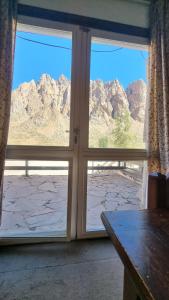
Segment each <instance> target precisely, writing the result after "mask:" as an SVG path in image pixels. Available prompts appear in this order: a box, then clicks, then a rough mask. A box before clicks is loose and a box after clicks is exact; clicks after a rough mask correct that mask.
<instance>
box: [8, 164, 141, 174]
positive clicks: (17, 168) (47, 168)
mask: <svg viewBox="0 0 169 300" xmlns="http://www.w3.org/2000/svg"><path fill="white" fill-rule="evenodd" d="M68 169H69V167H68V166H32V165H30V164H29V160H25V165H23V166H17V165H16V166H10V165H6V166H5V170H6V171H8V170H9V171H12V170H13V171H25V176H29V171H36V170H37V171H68ZM87 169H88V170H89V171H105V170H107V171H110V170H132V171H136V169H135V168H131V167H130V168H129V167H127V165H126V162H124V161H118V164H117V165H115V166H112V165H111V166H110V165H102V166H98V165H97V166H95V165H92V166H88V167H87ZM140 170H142V168H140Z"/></svg>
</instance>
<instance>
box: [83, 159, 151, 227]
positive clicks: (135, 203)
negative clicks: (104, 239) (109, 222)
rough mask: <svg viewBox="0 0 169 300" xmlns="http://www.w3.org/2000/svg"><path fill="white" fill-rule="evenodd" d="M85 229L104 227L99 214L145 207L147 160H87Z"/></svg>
mask: <svg viewBox="0 0 169 300" xmlns="http://www.w3.org/2000/svg"><path fill="white" fill-rule="evenodd" d="M87 174H88V176H87V218H86V224H87V225H86V230H87V231H91V230H102V229H104V227H103V224H102V221H101V218H100V214H101V213H102V212H103V211H107V210H108V211H109V210H132V209H140V208H146V193H145V183H146V178H147V177H146V162H143V161H132V162H131V161H116V162H114V161H88V173H87Z"/></svg>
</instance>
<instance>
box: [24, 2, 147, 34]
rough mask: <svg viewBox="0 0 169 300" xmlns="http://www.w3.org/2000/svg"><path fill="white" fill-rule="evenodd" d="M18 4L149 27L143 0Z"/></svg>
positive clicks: (145, 5)
mask: <svg viewBox="0 0 169 300" xmlns="http://www.w3.org/2000/svg"><path fill="white" fill-rule="evenodd" d="M18 2H19V3H22V4H27V5H31V6H36V7H42V8H46V9H52V10H57V11H62V12H67V13H72V14H77V15H82V16H88V17H93V18H99V19H102V20H108V21H114V22H119V23H123V24H129V25H134V26H140V27H144V28H147V27H148V26H149V18H148V16H149V5H148V4H147V3H146V1H143V0H142V1H141V0H140V1H138V0H135V1H133V0H130V1H129V0H19V1H18Z"/></svg>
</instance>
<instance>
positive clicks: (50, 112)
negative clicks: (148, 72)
mask: <svg viewBox="0 0 169 300" xmlns="http://www.w3.org/2000/svg"><path fill="white" fill-rule="evenodd" d="M70 93H71V90H70V80H68V79H67V78H66V77H65V76H64V75H61V76H60V77H59V78H58V79H57V80H55V79H53V78H51V77H50V76H49V75H48V74H43V75H42V76H41V78H40V79H39V81H37V82H36V81H34V80H31V81H30V82H25V83H23V84H21V85H20V86H19V87H18V88H17V89H16V90H14V91H13V92H12V103H11V119H10V131H9V139H8V143H9V144H15V145H16V144H18V145H24V144H26V145H62V146H66V145H68V136H69V134H68V131H69V122H70ZM145 103H146V84H145V82H144V81H143V80H137V81H134V82H132V83H131V84H130V85H129V86H128V87H127V89H126V90H124V88H123V87H122V85H121V84H120V82H119V81H118V80H113V81H109V82H103V81H102V80H93V81H91V83H90V111H89V119H90V127H89V132H90V134H89V144H90V146H92V147H98V146H100V147H111V146H118V147H120V146H121V147H123V146H124V147H125V146H128V147H135V148H138V147H143V143H142V136H143V126H144V111H145ZM118 126H120V127H119V128H118ZM118 132H121V136H123V139H122V142H121V144H119V142H118V141H117V140H118ZM123 133H125V135H124V134H123Z"/></svg>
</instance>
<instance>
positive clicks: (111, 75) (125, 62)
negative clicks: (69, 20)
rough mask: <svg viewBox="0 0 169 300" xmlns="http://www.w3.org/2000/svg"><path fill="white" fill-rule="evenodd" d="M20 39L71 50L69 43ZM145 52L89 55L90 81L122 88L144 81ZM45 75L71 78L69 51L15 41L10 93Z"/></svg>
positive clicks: (43, 38) (41, 37) (42, 38)
mask: <svg viewBox="0 0 169 300" xmlns="http://www.w3.org/2000/svg"><path fill="white" fill-rule="evenodd" d="M17 34H18V35H19V36H22V37H24V38H28V39H32V40H36V41H40V42H43V43H47V44H53V45H60V46H63V47H68V48H72V42H71V39H66V38H60V37H58V38H57V37H52V36H45V35H39V34H31V33H23V32H18V33H17ZM117 48H119V46H113V45H103V44H96V43H92V49H93V50H97V51H98V50H99V51H112V50H115V49H117ZM147 56H148V53H147V51H140V50H133V49H127V48H123V49H121V50H118V51H115V52H92V54H91V74H90V76H91V79H92V80H94V79H102V80H104V81H109V80H114V79H118V80H119V81H120V82H121V84H122V85H123V87H124V88H126V87H127V85H128V84H129V83H130V82H132V81H134V80H137V79H143V80H145V81H146V64H145V63H146V58H147ZM43 73H47V74H49V75H50V76H51V77H53V78H54V79H57V78H58V77H59V76H60V75H61V74H64V75H65V76H66V77H67V78H69V79H70V77H71V51H70V50H66V49H60V48H54V47H49V46H43V45H40V44H35V43H32V42H28V41H25V40H22V39H20V38H18V37H17V38H16V48H15V63H14V76H13V89H15V88H17V87H18V86H19V84H21V83H22V82H25V81H30V80H32V79H34V80H39V78H40V76H41V74H43Z"/></svg>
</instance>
